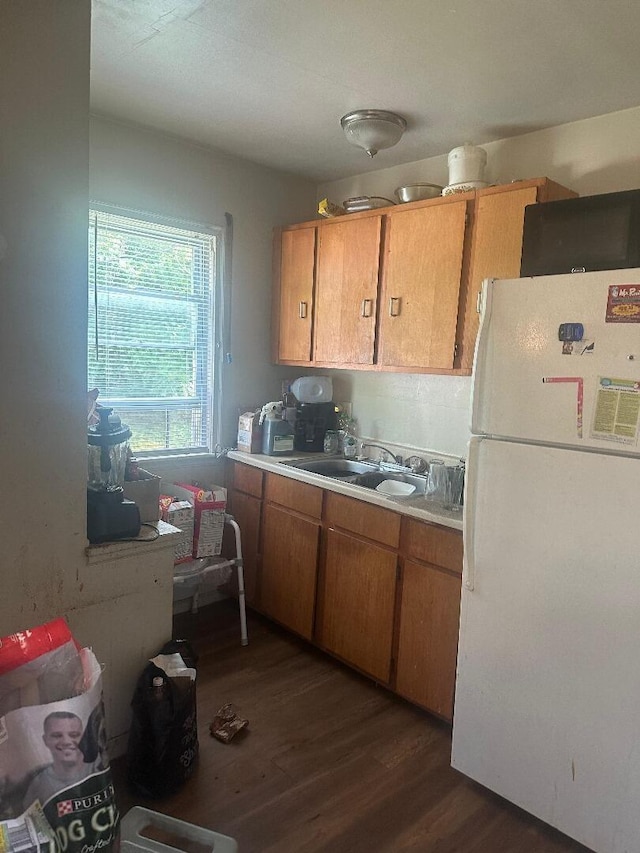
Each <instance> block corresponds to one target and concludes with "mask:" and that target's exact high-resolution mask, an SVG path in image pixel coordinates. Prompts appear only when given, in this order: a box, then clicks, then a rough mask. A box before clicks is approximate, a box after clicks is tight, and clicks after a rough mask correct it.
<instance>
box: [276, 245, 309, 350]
mask: <svg viewBox="0 0 640 853" xmlns="http://www.w3.org/2000/svg"><path fill="white" fill-rule="evenodd" d="M315 248H316V229H315V228H304V229H300V230H298V231H282V233H281V236H280V237H279V239H278V244H277V247H276V259H277V267H276V268H277V273H276V275H277V278H278V280H279V294H278V297H279V298H278V300H277V320H278V322H279V327H280V332H279V335H278V339H277V353H276V355H277V358H276V360H278V361H280V360H282V361H307V362H308V361H310V360H311V329H312V324H313V281H314V271H315Z"/></svg>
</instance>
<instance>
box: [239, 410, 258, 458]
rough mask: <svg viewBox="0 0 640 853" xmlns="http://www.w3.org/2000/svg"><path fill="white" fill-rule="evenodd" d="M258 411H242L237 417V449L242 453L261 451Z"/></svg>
mask: <svg viewBox="0 0 640 853" xmlns="http://www.w3.org/2000/svg"><path fill="white" fill-rule="evenodd" d="M259 420H260V412H244V413H243V414H242V415H240V417H239V418H238V450H241V451H242V452H243V453H262V426H261V424H260V423H258V422H259Z"/></svg>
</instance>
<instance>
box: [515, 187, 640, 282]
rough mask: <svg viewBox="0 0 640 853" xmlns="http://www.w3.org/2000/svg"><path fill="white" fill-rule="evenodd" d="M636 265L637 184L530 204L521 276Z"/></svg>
mask: <svg viewBox="0 0 640 853" xmlns="http://www.w3.org/2000/svg"><path fill="white" fill-rule="evenodd" d="M626 267H640V189H638V190H626V191H624V192H617V193H604V194H602V195H592V196H583V197H581V198H568V199H562V200H561V201H547V202H542V203H540V204H529V205H527V207H526V208H525V213H524V231H523V236H522V259H521V264H520V275H521V276H522V277H524V276H530V275H556V274H559V273H567V272H582V271H585V272H588V271H590V270H614V269H623V268H626Z"/></svg>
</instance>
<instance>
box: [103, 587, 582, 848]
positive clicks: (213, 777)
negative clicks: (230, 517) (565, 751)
mask: <svg viewBox="0 0 640 853" xmlns="http://www.w3.org/2000/svg"><path fill="white" fill-rule="evenodd" d="M174 636H175V637H182V638H186V639H189V640H190V641H191V642H192V644H193V646H194V647H195V649H196V650H197V652H198V654H199V656H200V660H199V663H198V714H199V740H200V760H199V765H198V769H197V771H196V773H195V774H194V776H193V777H192V778H191V779H190V780H189V782H188V783H187V784H186V785H185V786H184V787H183V788H182V789H181V790H180V791H179V792H178V793H177V794H175V795H174V796H172V797H170V798H168V799H164V800H162V801H154V802H149V801H143V800H139V799H136V798H135V797H133V796H132V795H131V794H130V793H129V792H128V790H127V787H126V783H125V781H124V764H123V761H122V760H119V761H114V762H113V769H114V776H115V781H116V790H117V794H118V798H119V803H120V807H121V811H122V812H123V813H124V811H126V810H127V809H128V808H129V807H130V806H131V805H134V804H136V803H140V804H142V805H146V806H147V807H148V808H152V809H155V810H157V811H161V812H165V813H167V814H171V815H174V816H175V817H180V818H182V819H183V820H187V821H190V822H192V823H195V824H198V825H200V826H206V827H208V828H210V829H214V830H217V831H218V832H222V833H224V834H226V835H230V836H233V837H234V838H235V839H236V840H237V841H238V845H239V849H240V853H387V851H389V853H391V852H392V851H393V853H396V851H398V852H399V851H421V853H561V851H563V853H564V851H571V853H578V851H583V853H584V851H586V848H585V847H583V846H581V845H580V844H577V843H576V842H574V841H571V840H570V839H568V838H567V837H566V836H564V835H561V834H560V833H558V832H556V831H554V830H553V829H551V828H550V827H548V826H546V825H545V824H543V823H541V822H540V821H538V820H536V819H535V818H533V817H531V816H530V815H528V814H526V813H525V812H523V811H521V810H520V809H518V808H516V807H515V806H512V805H511V804H509V803H507V802H506V801H504V800H502V799H501V798H500V797H497V796H496V795H494V794H492V793H490V792H488V791H486V790H485V789H484V788H482V787H481V786H479V785H477V784H475V783H473V782H471V781H470V780H468V779H466V778H465V777H464V776H462V775H461V774H459V773H457V772H456V771H455V770H453V769H452V768H451V767H450V766H449V753H450V748H451V733H450V729H449V727H448V726H447V725H445V724H444V723H442V722H440V721H438V720H436V719H435V718H433V717H431V716H430V715H429V714H427V713H425V712H422V711H420V710H419V709H417V708H415V707H413V706H412V705H410V704H409V703H407V702H404V701H403V700H401V699H398V698H396V697H394V696H393V695H392V694H390V693H389V692H387V691H386V690H384V689H383V688H379V687H377V686H376V685H374V684H373V683H371V682H370V681H368V680H367V679H366V678H363V677H361V676H360V675H358V674H357V673H354V672H352V671H351V670H349V669H348V668H347V667H344V666H342V665H340V664H339V663H337V662H335V661H334V660H332V659H331V658H330V657H328V656H326V655H324V654H322V653H321V652H318V651H316V650H315V649H313V648H312V647H311V646H309V645H308V644H306V643H304V642H303V641H299V640H297V639H295V638H293V637H291V636H290V635H288V634H287V633H286V632H284V631H281V630H280V629H279V628H277V627H275V626H273V625H272V624H271V623H270V622H268V621H267V620H265V619H262V618H260V617H257V616H254V615H252V614H251V613H250V614H249V645H248V646H247V647H242V646H241V645H240V639H239V620H238V615H237V608H236V605H235V603H234V602H230V601H225V602H220V603H218V604H214V605H210V606H209V607H207V608H203V609H202V610H201V611H200V612H199V613H198V614H196V615H190V614H188V615H184V616H179V617H177V618H176V621H175V630H174ZM227 702H231V703H233V704H234V705H235V706H236V707H237V709H238V711H239V713H240V714H241V715H242V716H245V717H247V718H248V719H249V727H248V729H247V730H245V731H244V732H241V733H240V734H239V735H237V736H236V738H235V739H234V740H233V741H231V742H230V743H229V744H223V743H221V742H219V741H218V740H215V739H214V738H213V737H211V736H210V734H209V723H210V721H211V720H212V719H213V717H214V715H215V712H216V711H217V710H218V708H220V707H221V706H222V705H224V704H225V703H227Z"/></svg>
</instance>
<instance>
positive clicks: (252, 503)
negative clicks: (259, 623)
mask: <svg viewBox="0 0 640 853" xmlns="http://www.w3.org/2000/svg"><path fill="white" fill-rule="evenodd" d="M229 506H230V510H231V513H232V515H233V517H234V518H235V520H236V521H237V522H238V527H239V528H240V535H241V539H242V543H241V544H242V559H243V566H244V589H245V598H246V602H247V604H249V605H252V606H256V605H257V604H258V548H259V544H258V543H259V540H260V514H261V511H262V501H261V500H260V498H256V497H254V496H253V495H247V494H245V493H244V492H239V491H237V490H236V489H233V490H232V491H230V492H229ZM226 533H227V531H226V530H225V534H226ZM228 547H229V549H232V550H227V549H225V553H226V554H229V555H232V556H234V555H235V542H233V543H230V544H229V546H228Z"/></svg>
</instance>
